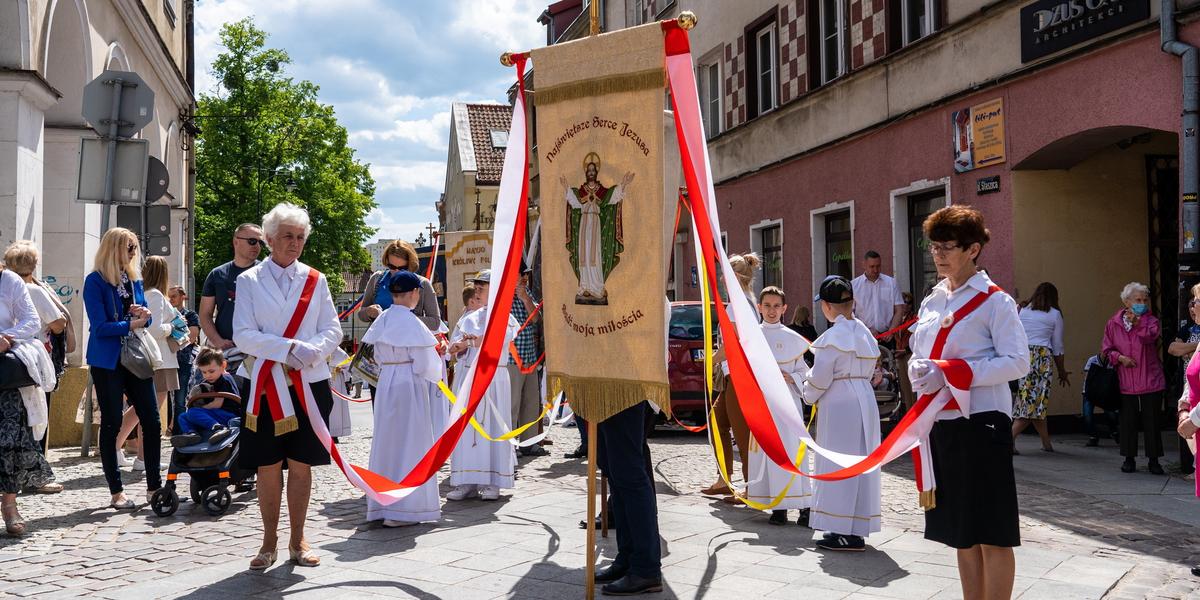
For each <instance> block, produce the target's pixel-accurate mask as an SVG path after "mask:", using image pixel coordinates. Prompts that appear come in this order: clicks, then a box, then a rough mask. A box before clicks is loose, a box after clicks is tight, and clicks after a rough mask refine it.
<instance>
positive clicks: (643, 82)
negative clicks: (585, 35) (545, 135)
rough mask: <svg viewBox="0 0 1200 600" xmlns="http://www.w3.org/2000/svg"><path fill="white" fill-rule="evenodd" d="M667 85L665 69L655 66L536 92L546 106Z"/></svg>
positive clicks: (540, 102) (540, 103)
mask: <svg viewBox="0 0 1200 600" xmlns="http://www.w3.org/2000/svg"><path fill="white" fill-rule="evenodd" d="M665 85H666V76H665V74H664V73H663V70H662V69H661V68H655V69H650V70H647V71H639V72H637V73H626V74H624V75H613V76H611V77H597V78H595V79H581V80H579V81H572V82H570V83H563V84H559V85H555V86H550V87H542V88H538V89H537V90H535V93H536V98H537V103H538V105H540V106H545V105H547V104H553V103H555V102H566V101H568V100H578V99H580V98H590V97H593V96H602V95H605V94H619V93H622V92H632V91H636V90H644V89H647V88H654V87H658V88H661V87H664V86H665Z"/></svg>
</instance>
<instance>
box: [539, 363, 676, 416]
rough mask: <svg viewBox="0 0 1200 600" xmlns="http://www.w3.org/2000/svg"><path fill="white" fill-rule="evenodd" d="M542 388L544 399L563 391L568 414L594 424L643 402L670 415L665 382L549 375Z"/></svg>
mask: <svg viewBox="0 0 1200 600" xmlns="http://www.w3.org/2000/svg"><path fill="white" fill-rule="evenodd" d="M546 385H547V386H548V387H549V390H548V393H547V394H546V397H547V398H553V397H555V396H557V395H558V393H559V392H564V393H565V394H566V396H567V402H568V403H570V405H571V411H572V412H574V413H575V414H577V415H579V416H581V417H583V418H585V419H587V420H589V421H596V422H597V423H599V422H601V421H603V420H605V419H607V418H609V417H611V416H613V415H615V414H617V413H619V412H621V411H623V410H625V409H627V408H629V407H631V406H634V405H636V404H637V403H638V402H642V401H644V400H649V401H651V402H653V403H655V404H657V405H658V407H659V408H661V409H662V410H663V412H665V413H666V414H667V415H668V416H669V415H670V414H671V386H670V385H669V384H665V383H656V382H651V381H630V380H628V379H604V378H599V377H587V378H583V377H572V376H570V375H565V374H563V373H549V374H547V376H546Z"/></svg>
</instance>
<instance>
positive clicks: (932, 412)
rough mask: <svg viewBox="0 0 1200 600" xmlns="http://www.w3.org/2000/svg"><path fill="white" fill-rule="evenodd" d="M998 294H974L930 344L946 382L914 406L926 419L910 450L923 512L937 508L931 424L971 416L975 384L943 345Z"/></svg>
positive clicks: (993, 289) (965, 366)
mask: <svg viewBox="0 0 1200 600" xmlns="http://www.w3.org/2000/svg"><path fill="white" fill-rule="evenodd" d="M999 291H1001V290H1000V287H999V286H995V285H993V286H991V287H989V288H988V290H987V291H986V292H978V293H976V294H975V295H974V296H973V297H971V299H970V300H968V301H967V303H966V304H964V305H963V306H962V307H961V308H959V309H958V310H956V311H954V312H953V313H951V314H950V315H948V316H947V317H946V318H945V319H943V320H942V323H941V329H939V330H938V333H937V336H936V337H935V338H934V340H933V349H932V350H930V352H929V359H930V360H932V361H933V362H934V363H936V364H937V366H938V367H939V368H940V369H941V370H942V374H943V375H945V378H946V386H945V387H943V388H942V389H940V390H938V391H936V392H934V393H932V394H925V395H923V396H921V398H920V399H918V400H917V403H916V405H914V406H913V410H914V411H916V412H917V413H918V414H920V415H922V416H926V418H925V419H921V421H923V423H922V427H919V428H918V429H917V431H919V432H920V440H921V441H920V445H918V446H917V447H916V448H913V450H912V453H913V455H912V457H913V469H914V470H915V471H916V480H917V491H919V492H920V498H921V507H922V508H924V509H925V510H929V509H931V508H934V507H936V506H937V502H936V501H935V495H934V490H935V489H936V488H937V482H936V481H935V480H934V476H933V454H932V453H931V452H930V448H929V433H930V431H931V430H932V429H933V424H934V422H935V421H936V420H937V417H939V416H948V417H951V418H954V417H959V416H963V417H970V416H971V382H972V380H974V377H975V373H974V372H973V371H972V370H971V366H970V365H969V364H967V361H965V360H963V359H961V358H946V357H944V356H942V355H943V353H944V352H945V350H946V341H947V340H948V339H949V338H950V332H951V331H953V330H954V327H955V326H956V325H958V324H959V323H961V322H962V320H963V319H965V318H966V317H967V315H969V314H971V313H972V312H975V309H977V308H979V307H980V306H982V305H983V303H984V302H986V301H987V299H988V298H990V297H991V296H992V294H995V293H996V292H999Z"/></svg>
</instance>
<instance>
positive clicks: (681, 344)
mask: <svg viewBox="0 0 1200 600" xmlns="http://www.w3.org/2000/svg"><path fill="white" fill-rule="evenodd" d="M710 314H711V315H712V323H713V324H712V328H713V332H714V340H715V339H716V331H717V319H716V312H715V311H713V312H710ZM667 333H668V339H667V348H668V352H669V353H670V361H669V362H668V363H667V378H668V380H669V381H670V384H671V410H672V411H673V412H674V413H675V416H676V418H677V419H679V421H681V422H683V423H687V424H689V425H700V424H703V423H704V420H705V418H706V415H705V414H704V309H703V306H702V305H701V303H700V302H696V301H679V302H672V303H671V322H670V325H669V326H668V328H667ZM714 351H715V346H714ZM719 375H720V370H719V367H717V373H716V376H719Z"/></svg>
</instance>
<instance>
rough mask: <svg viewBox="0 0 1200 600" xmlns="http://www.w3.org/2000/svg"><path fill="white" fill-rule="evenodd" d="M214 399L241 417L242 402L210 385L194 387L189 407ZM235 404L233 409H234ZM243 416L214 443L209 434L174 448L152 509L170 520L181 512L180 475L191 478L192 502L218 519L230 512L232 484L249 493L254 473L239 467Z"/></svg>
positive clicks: (151, 504)
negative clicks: (196, 441) (196, 440)
mask: <svg viewBox="0 0 1200 600" xmlns="http://www.w3.org/2000/svg"><path fill="white" fill-rule="evenodd" d="M213 398H221V399H223V400H224V401H225V406H224V407H225V408H227V409H228V408H232V409H233V410H232V411H231V412H235V413H236V414H239V415H241V414H242V412H243V410H242V399H241V398H239V397H238V396H237V395H236V394H229V393H225V392H214V391H211V388H209V387H208V385H207V384H200V385H198V386H196V387H195V388H193V390H192V394H191V396H190V397H189V399H188V405H189V406H195V405H204V404H205V403H207V402H209V401H210V400H211V399H213ZM231 405H232V406H231ZM241 425H242V418H241V416H239V417H237V418H234V419H233V420H232V421H230V422H229V425H228V429H229V435H228V436H227V437H225V438H224V439H222V440H220V441H218V442H216V443H212V442H211V441H210V440H209V438H208V435H207V434H206V435H205V436H204V438H203V439H202V440H201V441H200V442H199V443H196V444H192V445H190V446H186V447H182V448H175V449H173V450H172V451H171V463H170V465H169V466H168V467H167V482H166V485H164V486H163V487H162V488H160V489H159V490H158V491H156V492H154V496H153V497H151V499H150V508H151V509H152V510H153V511H154V514H156V515H158V516H160V517H168V516H171V515H172V514H175V511H176V510H178V509H179V493H178V492H176V491H175V482H176V481H177V480H178V479H179V474H180V473H187V475H188V477H190V478H191V482H190V483H189V484H188V489H189V491H190V492H191V497H192V502H195V503H196V504H197V505H198V506H201V507H203V508H204V511H205V512H207V513H208V514H210V515H213V516H218V515H221V514H224V513H225V511H226V510H229V505H230V504H231V503H232V501H233V496H232V494H230V492H229V486H230V485H233V486H234V488H235V489H237V490H238V491H247V490H249V489H251V488H252V487H253V483H251V482H248V481H247V480H248V479H250V477H251V476H252V475H253V474H254V472H253V471H249V470H243V469H241V468H239V467H238V446H239V444H238V441H239V438H240V437H241V430H242V428H241Z"/></svg>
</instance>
